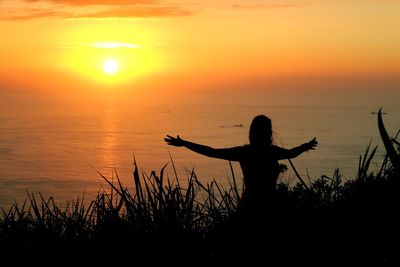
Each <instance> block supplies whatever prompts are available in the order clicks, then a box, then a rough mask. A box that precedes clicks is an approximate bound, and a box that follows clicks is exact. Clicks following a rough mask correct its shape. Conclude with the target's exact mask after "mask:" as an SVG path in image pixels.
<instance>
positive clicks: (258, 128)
mask: <svg viewBox="0 0 400 267" xmlns="http://www.w3.org/2000/svg"><path fill="white" fill-rule="evenodd" d="M249 139H250V145H255V146H260V145H271V144H272V123H271V119H270V118H268V117H267V116H264V115H258V116H256V117H254V119H253V121H252V122H251V126H250V132H249Z"/></svg>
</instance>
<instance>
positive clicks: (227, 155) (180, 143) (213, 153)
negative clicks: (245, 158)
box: [164, 135, 242, 161]
mask: <svg viewBox="0 0 400 267" xmlns="http://www.w3.org/2000/svg"><path fill="white" fill-rule="evenodd" d="M164 140H165V142H167V144H168V145H171V146H177V147H186V148H187V149H190V150H192V151H193V152H196V153H199V154H202V155H205V156H207V157H212V158H219V159H225V160H231V161H237V160H239V159H240V157H241V154H242V153H241V152H240V147H237V148H235V147H233V148H212V147H209V146H205V145H201V144H196V143H193V142H189V141H186V140H183V139H182V138H180V137H179V135H178V136H177V137H172V136H170V135H167V137H166V138H164Z"/></svg>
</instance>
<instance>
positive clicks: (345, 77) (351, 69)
mask: <svg viewBox="0 0 400 267" xmlns="http://www.w3.org/2000/svg"><path fill="white" fill-rule="evenodd" d="M203 2H205V1H197V0H196V1H194V0H185V1H176V0H175V1H172V0H165V1H161V0H118V1H107V0H78V1H76V0H74V1H73V0H47V1H46V0H24V1H23V0H0V10H1V12H0V32H1V34H2V37H1V42H0V58H1V62H2V64H0V86H1V87H0V90H14V89H15V90H17V89H19V88H24V89H26V88H31V90H38V91H54V90H61V91H62V90H73V91H79V92H84V91H86V92H90V93H93V91H95V90H99V89H98V88H101V90H103V89H104V88H108V87H110V88H120V90H128V91H129V90H131V91H140V90H145V89H144V88H145V87H146V86H147V87H149V88H153V87H154V88H159V89H158V90H160V88H184V89H185V90H193V89H194V88H216V87H218V86H219V87H220V88H229V87H232V88H235V90H245V89H244V88H246V87H248V85H249V83H250V84H252V87H253V88H255V90H268V87H274V86H275V87H277V88H278V87H282V88H286V87H295V86H296V85H298V84H299V82H302V83H303V84H304V87H306V86H312V85H313V86H315V87H320V86H323V85H324V82H328V83H329V81H335V82H334V84H337V85H338V86H337V87H340V86H346V83H347V82H348V81H349V82H350V84H351V83H354V81H363V80H364V81H367V82H364V85H369V86H370V87H371V86H372V87H373V86H376V87H377V88H379V87H381V86H385V87H388V88H389V87H392V88H398V85H400V78H399V77H400V34H399V30H398V29H400V16H399V14H400V1H396V0H380V1H375V0H353V1H346V0H339V1H330V0H308V1H306V0H249V1H247V0H246V1H245V0H232V1H228V0H226V1H225V0H217V1H207V3H203ZM109 58H113V59H115V60H116V61H117V62H118V64H119V65H120V69H119V72H118V73H117V74H115V75H108V74H106V73H104V71H103V69H102V67H103V63H104V61H105V60H107V59H109ZM289 78H290V79H289ZM364 78H365V79H364ZM288 80H290V81H288ZM330 86H332V83H330ZM360 86H361V87H362V86H363V85H362V84H361V85H360ZM257 88H259V89H257Z"/></svg>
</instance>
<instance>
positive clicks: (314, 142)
mask: <svg viewBox="0 0 400 267" xmlns="http://www.w3.org/2000/svg"><path fill="white" fill-rule="evenodd" d="M317 145H318V141H317V138H316V137H314V138H313V140H311V141H310V142H308V143H307V149H308V150H314V149H315V148H316V147H317Z"/></svg>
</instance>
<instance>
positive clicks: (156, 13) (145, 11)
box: [72, 6, 193, 18]
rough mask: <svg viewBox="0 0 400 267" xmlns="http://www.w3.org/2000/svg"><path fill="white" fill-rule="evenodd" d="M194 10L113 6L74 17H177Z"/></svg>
mask: <svg viewBox="0 0 400 267" xmlns="http://www.w3.org/2000/svg"><path fill="white" fill-rule="evenodd" d="M191 14H193V13H192V11H190V10H186V9H181V8H179V7H170V6H165V7H155V6H154V7H153V6H142V7H131V8H112V9H109V10H105V11H100V12H94V13H86V14H80V15H75V16H72V18H152V17H177V16H189V15H191Z"/></svg>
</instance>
